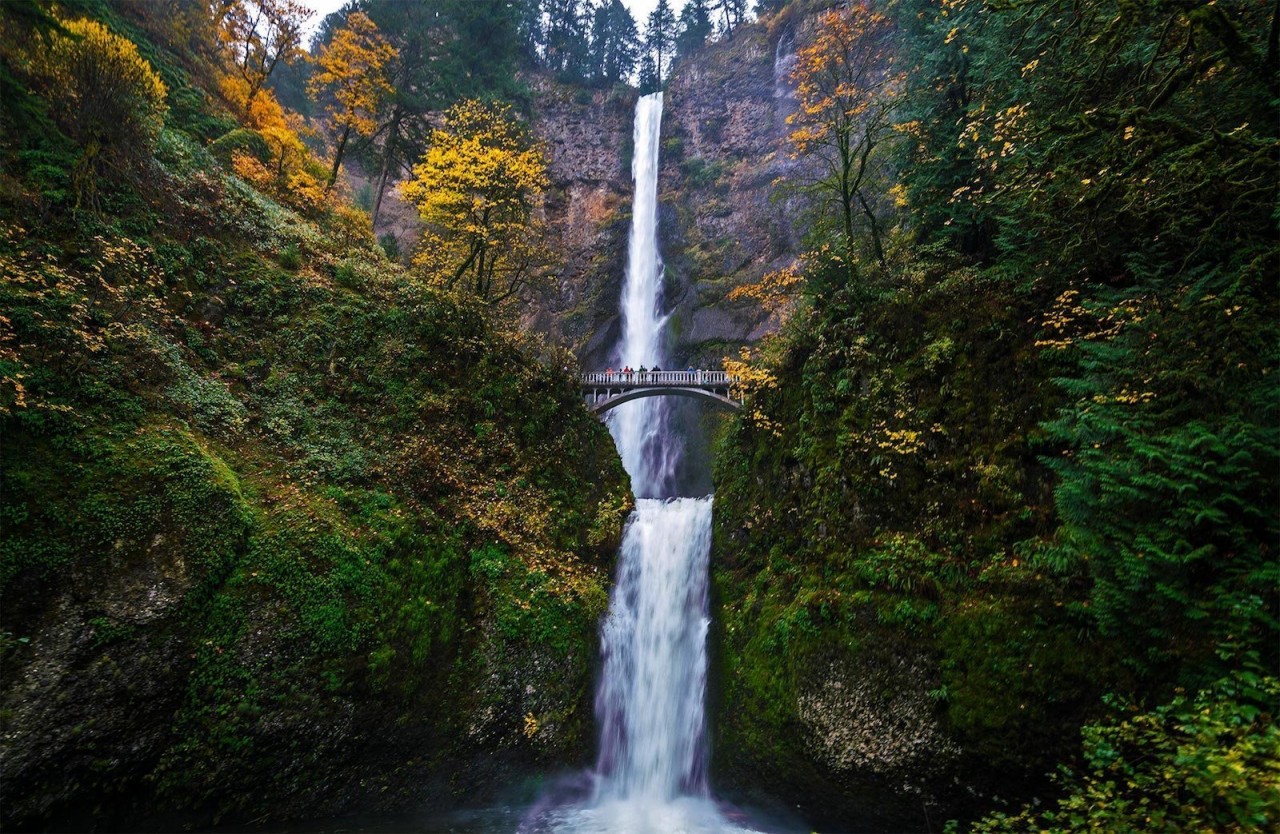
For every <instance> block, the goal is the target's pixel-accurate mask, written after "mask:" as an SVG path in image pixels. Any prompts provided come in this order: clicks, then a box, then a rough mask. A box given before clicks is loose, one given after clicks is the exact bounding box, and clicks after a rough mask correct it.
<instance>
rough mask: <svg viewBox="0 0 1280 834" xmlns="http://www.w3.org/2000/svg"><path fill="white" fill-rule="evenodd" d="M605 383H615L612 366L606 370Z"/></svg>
mask: <svg viewBox="0 0 1280 834" xmlns="http://www.w3.org/2000/svg"><path fill="white" fill-rule="evenodd" d="M604 381H605V382H613V366H612V365H610V366H609V367H607V368H605V369H604Z"/></svg>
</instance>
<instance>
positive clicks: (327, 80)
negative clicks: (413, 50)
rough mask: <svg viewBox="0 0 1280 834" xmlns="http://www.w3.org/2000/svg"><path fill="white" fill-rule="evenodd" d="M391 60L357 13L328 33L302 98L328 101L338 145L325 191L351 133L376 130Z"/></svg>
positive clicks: (335, 175)
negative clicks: (325, 97)
mask: <svg viewBox="0 0 1280 834" xmlns="http://www.w3.org/2000/svg"><path fill="white" fill-rule="evenodd" d="M395 57H396V49H395V47H393V46H392V45H391V44H389V43H387V40H386V38H384V37H382V35H381V34H380V33H379V32H378V27H377V26H376V25H374V22H373V21H372V20H370V19H369V17H368V15H366V14H364V13H363V12H352V13H351V14H350V15H349V16H348V17H347V24H346V26H344V27H343V28H341V29H339V30H338V31H337V32H335V33H334V36H333V42H332V43H331V44H329V45H328V46H326V47H323V48H322V49H321V50H320V56H319V57H318V58H317V59H316V63H317V64H318V65H319V67H320V71H319V72H318V73H316V74H315V75H313V76H312V77H311V80H310V81H308V82H307V92H308V93H309V94H310V95H311V97H312V98H313V99H315V100H317V101H318V100H319V99H320V97H321V96H322V95H323V94H325V93H329V94H331V95H332V96H333V103H331V104H329V105H327V106H326V108H325V109H326V110H327V111H328V113H329V117H330V119H331V120H332V122H333V130H334V131H335V132H336V133H337V136H338V140H337V148H336V149H335V150H334V154H333V167H332V168H331V169H330V170H329V181H328V185H327V186H326V190H328V189H331V188H333V183H334V182H335V181H336V180H337V179H338V169H339V168H340V167H341V165H342V157H343V154H344V153H345V152H346V149H347V142H348V141H349V140H350V139H351V135H352V133H355V134H358V135H360V136H371V135H373V133H374V131H376V130H377V129H378V120H377V115H378V111H379V109H380V108H381V106H382V103H383V101H384V99H385V98H386V97H387V95H388V94H390V93H391V92H392V87H391V82H390V81H389V80H388V78H387V66H388V64H389V63H390V62H391V61H392V60H393V59H394V58H395Z"/></svg>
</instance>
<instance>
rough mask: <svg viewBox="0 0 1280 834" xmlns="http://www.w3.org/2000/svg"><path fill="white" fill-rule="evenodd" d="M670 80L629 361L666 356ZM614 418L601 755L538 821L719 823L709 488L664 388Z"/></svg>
mask: <svg viewBox="0 0 1280 834" xmlns="http://www.w3.org/2000/svg"><path fill="white" fill-rule="evenodd" d="M661 125H662V93H653V94H651V95H647V96H644V97H643V98H641V99H640V101H639V102H638V103H637V104H636V122H635V153H634V157H633V162H632V175H633V177H634V179H635V196H634V198H633V199H634V203H633V210H632V221H631V239H630V248H629V252H628V259H627V273H626V280H625V282H624V285H623V290H622V299H621V305H620V306H621V314H622V344H621V345H620V346H619V349H618V356H617V359H618V366H619V367H621V366H624V365H630V366H631V367H632V368H637V369H638V368H639V367H640V366H641V365H644V366H646V367H648V368H652V367H654V366H655V365H666V364H667V361H666V360H667V356H666V351H665V340H664V332H663V328H664V326H665V325H666V321H667V317H666V316H665V315H663V312H662V305H663V298H662V277H663V276H662V260H661V257H660V256H659V254H658V137H659V131H660V128H661ZM611 414H612V416H611V418H610V426H609V427H610V431H612V432H613V436H614V440H615V441H616V442H617V445H618V452H619V454H621V456H622V462H623V465H624V466H625V467H626V469H627V472H628V473H629V474H630V475H631V484H632V489H633V490H634V491H635V494H636V496H637V500H636V510H635V514H634V515H633V516H632V517H631V521H630V523H629V524H628V526H627V529H626V532H625V533H624V536H623V542H622V550H621V553H620V554H619V555H620V558H619V565H618V581H617V585H616V586H615V588H614V591H613V595H612V597H611V599H610V602H609V614H608V616H607V617H606V619H605V623H604V626H603V628H602V633H601V643H602V649H603V653H604V675H603V678H602V680H601V682H600V687H599V690H598V691H597V693H596V715H597V719H598V721H599V724H600V758H599V760H598V762H597V764H596V773H595V777H594V784H595V787H594V792H593V795H592V797H591V799H590V801H589V802H587V803H586V804H583V805H577V806H571V807H560V808H558V809H553V810H550V811H548V812H545V813H543V814H542V815H541V816H540V817H539V818H538V819H537V820H535V821H534V828H533V830H548V829H549V830H552V831H557V832H584V833H585V832H590V833H591V834H597V833H598V834H606V832H607V834H680V832H687V833H688V834H695V832H697V834H703V833H704V832H705V834H712V833H713V832H726V831H743V830H745V829H740V828H736V827H734V826H732V825H730V824H729V823H728V822H727V821H726V820H725V819H724V817H723V816H722V815H721V814H720V812H719V810H718V809H717V808H716V805H715V804H714V803H713V802H712V801H711V799H710V796H709V792H708V787H707V745H706V726H705V725H706V715H705V708H704V700H705V696H706V681H707V650H706V644H707V627H708V625H709V624H710V620H709V619H708V616H707V560H708V557H709V554H710V550H711V502H712V500H711V497H710V496H707V497H704V498H672V497H670V496H672V495H673V494H674V492H675V468H676V464H677V463H678V462H679V459H680V453H681V446H680V442H679V438H678V437H677V436H675V435H674V434H673V433H672V432H670V431H669V430H668V422H669V418H668V407H667V405H666V401H665V399H664V398H662V397H652V398H645V399H640V400H636V401H633V402H629V403H624V404H623V405H621V406H619V407H618V408H616V409H614V411H613V412H612V413H611Z"/></svg>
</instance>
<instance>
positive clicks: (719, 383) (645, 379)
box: [582, 370, 733, 387]
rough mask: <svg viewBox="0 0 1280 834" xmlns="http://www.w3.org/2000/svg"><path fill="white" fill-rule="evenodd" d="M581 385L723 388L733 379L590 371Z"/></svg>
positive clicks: (706, 374)
mask: <svg viewBox="0 0 1280 834" xmlns="http://www.w3.org/2000/svg"><path fill="white" fill-rule="evenodd" d="M582 384H583V385H698V386H708V387H712V386H714V387H725V386H728V385H732V384H733V378H732V377H730V376H729V374H727V373H725V372H724V371H697V370H695V371H688V370H685V371H645V372H644V373H641V372H640V371H632V372H631V373H629V374H627V373H623V372H622V371H613V372H612V373H609V372H606V371H591V372H588V373H584V374H583V375H582Z"/></svg>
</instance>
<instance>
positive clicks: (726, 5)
mask: <svg viewBox="0 0 1280 834" xmlns="http://www.w3.org/2000/svg"><path fill="white" fill-rule="evenodd" d="M707 2H708V4H709V5H713V6H714V8H715V10H716V11H719V12H720V22H719V25H720V32H721V33H722V34H723V35H724V36H725V37H732V36H733V30H734V29H736V28H737V27H738V26H739V25H741V24H742V23H743V22H744V21H745V20H746V19H747V0H707Z"/></svg>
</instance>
